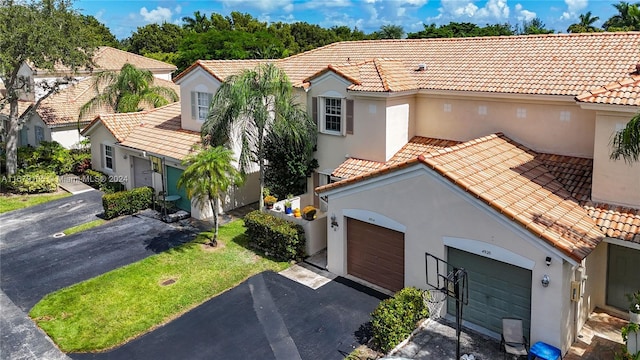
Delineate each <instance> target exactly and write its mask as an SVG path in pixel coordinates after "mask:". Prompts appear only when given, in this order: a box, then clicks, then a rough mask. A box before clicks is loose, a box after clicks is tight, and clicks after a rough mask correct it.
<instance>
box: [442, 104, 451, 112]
mask: <svg viewBox="0 0 640 360" xmlns="http://www.w3.org/2000/svg"><path fill="white" fill-rule="evenodd" d="M443 111H444V112H451V104H444V107H443Z"/></svg>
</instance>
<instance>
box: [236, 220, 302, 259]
mask: <svg viewBox="0 0 640 360" xmlns="http://www.w3.org/2000/svg"><path fill="white" fill-rule="evenodd" d="M244 226H245V227H246V228H247V235H248V236H249V239H250V240H251V241H252V242H254V243H255V245H256V247H258V248H259V249H260V250H262V251H264V252H265V253H266V254H267V255H269V256H272V257H274V258H276V259H282V260H297V259H301V258H302V257H303V256H304V244H305V237H304V229H303V228H302V226H300V225H296V224H294V223H292V222H289V221H287V220H284V219H281V218H278V217H275V216H273V215H271V214H267V213H264V212H261V211H259V210H256V211H252V212H250V213H249V214H247V216H245V218H244Z"/></svg>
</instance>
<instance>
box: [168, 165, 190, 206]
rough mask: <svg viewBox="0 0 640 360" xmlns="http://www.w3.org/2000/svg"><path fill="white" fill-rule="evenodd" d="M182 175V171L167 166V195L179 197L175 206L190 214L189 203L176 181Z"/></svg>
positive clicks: (183, 190)
mask: <svg viewBox="0 0 640 360" xmlns="http://www.w3.org/2000/svg"><path fill="white" fill-rule="evenodd" d="M181 175H182V170H180V169H178V168H174V167H172V166H167V195H180V200H178V201H176V206H177V207H178V208H179V209H182V210H184V211H187V212H191V201H190V200H189V198H187V191H186V190H185V188H178V179H179V178H180V176H181Z"/></svg>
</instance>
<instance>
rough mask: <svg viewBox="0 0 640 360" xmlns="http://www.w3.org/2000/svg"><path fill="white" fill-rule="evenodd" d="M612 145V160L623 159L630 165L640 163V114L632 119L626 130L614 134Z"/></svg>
mask: <svg viewBox="0 0 640 360" xmlns="http://www.w3.org/2000/svg"><path fill="white" fill-rule="evenodd" d="M611 145H612V147H613V151H612V152H611V159H614V160H618V159H620V158H623V159H624V161H625V162H627V163H629V164H631V163H633V162H636V161H640V114H637V115H636V116H634V117H633V118H631V120H629V122H628V123H627V126H626V127H625V128H624V129H622V130H620V131H618V132H616V133H615V134H613V138H612V139H611Z"/></svg>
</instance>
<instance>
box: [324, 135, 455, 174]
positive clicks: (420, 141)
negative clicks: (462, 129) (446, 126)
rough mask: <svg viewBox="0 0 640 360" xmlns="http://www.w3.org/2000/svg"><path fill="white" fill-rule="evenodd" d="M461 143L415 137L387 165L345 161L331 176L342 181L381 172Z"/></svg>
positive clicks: (355, 160)
mask: <svg viewBox="0 0 640 360" xmlns="http://www.w3.org/2000/svg"><path fill="white" fill-rule="evenodd" d="M459 143H460V142H459V141H454V140H442V139H435V138H428V137H422V136H414V137H413V138H411V140H409V142H407V143H406V144H405V145H404V146H403V147H402V148H401V149H400V150H398V152H397V153H395V154H394V155H393V157H391V159H389V161H387V162H386V163H382V162H378V161H371V160H363V159H356V158H349V159H347V160H345V162H343V163H342V164H340V166H338V167H337V168H336V169H335V170H334V171H333V173H332V174H331V175H332V176H335V177H339V178H342V179H348V178H352V177H355V176H359V175H363V174H366V173H368V172H371V171H375V170H379V169H381V168H383V167H386V166H390V165H395V164H399V163H401V162H404V161H407V160H411V159H415V158H417V157H418V156H419V155H424V154H427V153H429V152H431V151H433V150H438V149H442V148H445V147H449V146H453V145H456V144H459Z"/></svg>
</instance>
